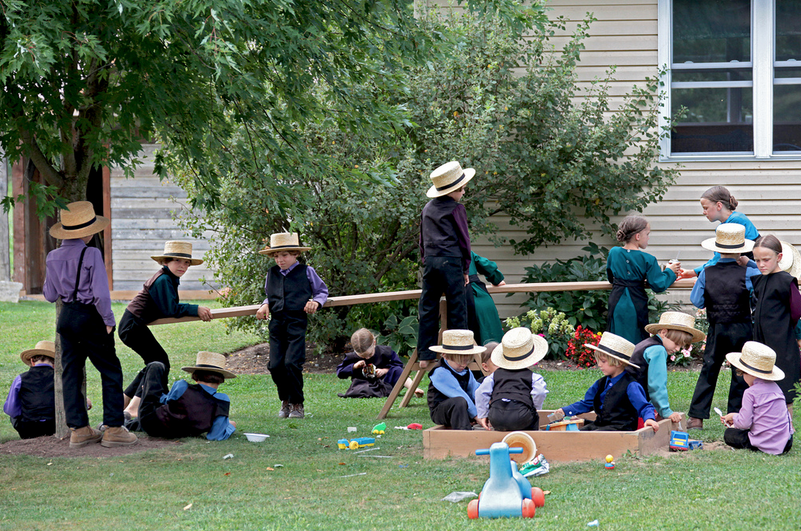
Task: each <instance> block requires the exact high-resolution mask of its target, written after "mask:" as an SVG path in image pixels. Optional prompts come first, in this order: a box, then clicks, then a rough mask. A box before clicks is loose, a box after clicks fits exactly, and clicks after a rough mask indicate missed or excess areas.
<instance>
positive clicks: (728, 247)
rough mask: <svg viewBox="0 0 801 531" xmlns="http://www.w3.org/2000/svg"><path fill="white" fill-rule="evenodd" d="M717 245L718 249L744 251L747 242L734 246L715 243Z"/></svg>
mask: <svg viewBox="0 0 801 531" xmlns="http://www.w3.org/2000/svg"><path fill="white" fill-rule="evenodd" d="M715 245H716V246H717V247H720V248H721V249H742V248H743V247H745V242H743V243H736V244H734V245H725V244H723V243H718V242H715Z"/></svg>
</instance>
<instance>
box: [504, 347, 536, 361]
mask: <svg viewBox="0 0 801 531" xmlns="http://www.w3.org/2000/svg"><path fill="white" fill-rule="evenodd" d="M532 352H534V347H533V346H532V347H531V350H529V351H528V352H526V353H525V354H523V355H522V356H512V357H509V356H507V355H506V352H504V353H503V359H505V360H506V361H520V360H524V359H526V358H528V357H529V356H530V355H531V353H532Z"/></svg>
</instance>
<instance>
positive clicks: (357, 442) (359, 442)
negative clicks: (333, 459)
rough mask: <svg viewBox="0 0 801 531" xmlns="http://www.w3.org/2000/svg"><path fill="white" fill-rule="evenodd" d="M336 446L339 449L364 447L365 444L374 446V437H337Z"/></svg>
mask: <svg viewBox="0 0 801 531" xmlns="http://www.w3.org/2000/svg"><path fill="white" fill-rule="evenodd" d="M337 446H338V447H339V449H340V450H357V449H359V448H366V447H367V446H375V438H373V437H357V438H355V439H351V440H347V439H339V440H338V441H337Z"/></svg>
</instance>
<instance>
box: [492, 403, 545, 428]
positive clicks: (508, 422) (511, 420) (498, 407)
mask: <svg viewBox="0 0 801 531" xmlns="http://www.w3.org/2000/svg"><path fill="white" fill-rule="evenodd" d="M487 418H488V419H489V422H490V424H492V428H493V429H494V430H497V431H518V430H538V429H540V415H539V413H537V410H536V409H534V408H532V407H529V406H528V405H527V404H524V403H522V402H518V401H517V400H511V401H509V402H505V401H503V400H495V401H494V402H492V403H491V404H490V408H489V413H488V414H487Z"/></svg>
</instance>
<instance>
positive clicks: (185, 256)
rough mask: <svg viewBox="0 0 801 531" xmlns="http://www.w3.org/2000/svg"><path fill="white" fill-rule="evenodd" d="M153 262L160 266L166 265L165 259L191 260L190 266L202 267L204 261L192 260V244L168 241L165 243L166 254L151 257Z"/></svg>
mask: <svg viewBox="0 0 801 531" xmlns="http://www.w3.org/2000/svg"><path fill="white" fill-rule="evenodd" d="M150 258H152V259H153V260H155V261H156V262H158V263H160V264H162V265H163V264H164V259H165V258H178V259H181V260H189V265H193V266H196V265H200V264H202V263H203V260H201V259H200V258H192V244H191V243H189V242H178V241H174V240H171V241H167V242H164V252H163V253H161V254H157V255H155V256H151V257H150Z"/></svg>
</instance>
